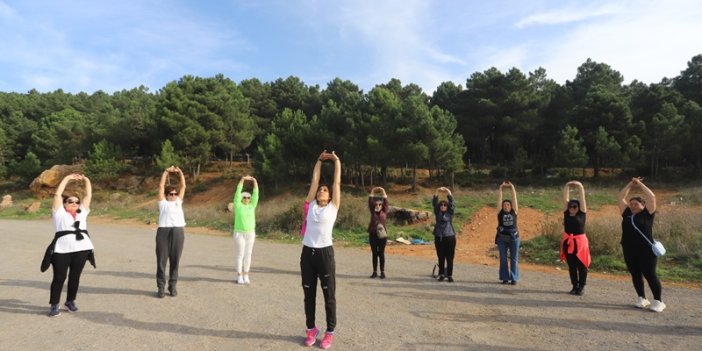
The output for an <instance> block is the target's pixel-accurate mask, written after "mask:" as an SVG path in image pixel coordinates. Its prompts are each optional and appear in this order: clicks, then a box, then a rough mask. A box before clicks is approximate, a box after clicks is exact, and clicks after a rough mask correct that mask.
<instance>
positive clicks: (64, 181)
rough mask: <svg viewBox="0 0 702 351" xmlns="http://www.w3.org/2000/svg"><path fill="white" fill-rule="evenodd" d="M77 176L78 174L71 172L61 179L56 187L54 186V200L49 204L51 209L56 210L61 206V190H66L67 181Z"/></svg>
mask: <svg viewBox="0 0 702 351" xmlns="http://www.w3.org/2000/svg"><path fill="white" fill-rule="evenodd" d="M78 177H80V175H79V174H76V173H73V174H69V175H67V176H65V177H63V179H61V183H59V185H58V188H56V194H54V202H53V203H52V204H51V210H53V211H56V210H58V209H59V208H61V206H63V192H64V190H66V185H68V182H69V181H71V180H73V179H76V178H78Z"/></svg>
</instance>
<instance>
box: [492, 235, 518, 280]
mask: <svg viewBox="0 0 702 351" xmlns="http://www.w3.org/2000/svg"><path fill="white" fill-rule="evenodd" d="M519 243H520V241H519V237H516V238H513V239H512V240H511V241H510V242H505V241H504V240H502V239H500V238H497V248H498V249H499V250H500V280H502V281H505V280H513V281H515V282H516V281H518V280H519V265H518V264H517V261H518V260H519ZM508 250H509V268H508V267H507V258H508V256H507V251H508Z"/></svg>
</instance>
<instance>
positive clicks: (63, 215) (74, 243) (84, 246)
mask: <svg viewBox="0 0 702 351" xmlns="http://www.w3.org/2000/svg"><path fill="white" fill-rule="evenodd" d="M70 181H83V184H84V186H85V188H84V196H83V201H82V203H81V200H80V198H78V196H76V195H68V196H64V194H63V193H64V190H66V185H67V184H68V182H70ZM91 199H92V187H91V185H90V179H88V177H86V176H83V175H81V174H75V173H74V174H69V175H67V176H65V177H64V178H63V180H61V183H59V186H58V188H57V189H56V194H55V195H54V201H53V203H52V206H51V211H52V217H53V221H54V228H55V230H56V234H55V236H54V254H53V255H52V256H51V265H52V266H53V272H54V277H53V280H52V281H51V297H50V299H49V303H50V304H51V310H50V311H49V316H51V317H54V316H58V315H59V314H61V313H60V311H59V301H60V299H61V291H62V290H63V283H64V281H66V275H68V296H67V297H66V303H65V304H64V306H65V307H66V309H67V310H68V311H69V312H77V311H78V307H76V304H75V300H76V295H77V294H78V285H79V283H80V275H81V273H82V272H83V267H85V261H86V260H88V257H89V256H90V254H91V253H92V250H93V243H92V241H90V236H88V232H87V224H86V220H87V218H88V213H90V200H91Z"/></svg>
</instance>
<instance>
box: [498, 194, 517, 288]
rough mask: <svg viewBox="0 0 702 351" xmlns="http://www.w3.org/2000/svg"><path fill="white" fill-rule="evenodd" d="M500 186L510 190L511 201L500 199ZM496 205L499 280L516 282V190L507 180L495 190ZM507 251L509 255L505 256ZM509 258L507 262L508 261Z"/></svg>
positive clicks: (513, 283)
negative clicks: (498, 210) (498, 209)
mask: <svg viewBox="0 0 702 351" xmlns="http://www.w3.org/2000/svg"><path fill="white" fill-rule="evenodd" d="M502 188H510V190H511V191H512V201H510V200H504V201H503V200H502ZM497 193H498V197H497V199H498V200H497V207H499V208H500V212H499V213H498V214H497V223H498V227H497V234H496V235H495V244H497V248H498V249H499V250H500V280H501V281H502V284H507V283H510V284H512V285H515V284H517V281H519V265H518V263H517V261H518V260H519V230H518V229H517V212H519V206H518V204H517V191H516V190H515V189H514V185H513V184H512V183H510V182H509V181H504V182H502V184H500V188H499V189H498V191H497ZM508 251H509V256H507V254H508ZM508 259H509V263H508Z"/></svg>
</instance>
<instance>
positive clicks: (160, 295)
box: [156, 288, 166, 299]
mask: <svg viewBox="0 0 702 351" xmlns="http://www.w3.org/2000/svg"><path fill="white" fill-rule="evenodd" d="M156 296H158V298H159V299H162V298H164V297H165V296H166V292H165V291H163V288H158V292H157V293H156Z"/></svg>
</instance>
